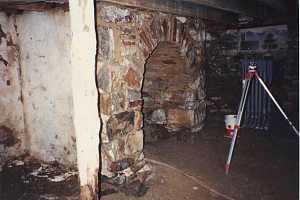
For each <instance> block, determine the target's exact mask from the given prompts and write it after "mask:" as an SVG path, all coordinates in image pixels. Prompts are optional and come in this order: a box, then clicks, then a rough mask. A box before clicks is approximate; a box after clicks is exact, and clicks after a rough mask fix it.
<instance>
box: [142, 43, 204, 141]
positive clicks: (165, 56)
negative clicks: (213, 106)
mask: <svg viewBox="0 0 300 200" xmlns="http://www.w3.org/2000/svg"><path fill="white" fill-rule="evenodd" d="M179 47H180V46H179V45H178V44H177V43H174V42H160V43H159V45H158V46H157V47H156V49H155V50H154V52H153V53H152V54H151V56H150V58H149V59H148V60H147V64H146V69H145V70H146V72H145V80H144V85H143V99H144V107H143V113H144V114H145V121H146V122H147V124H146V125H151V124H164V125H165V126H166V127H167V128H168V130H169V131H170V132H172V131H177V130H180V129H183V128H189V129H191V130H192V131H198V130H200V129H201V127H202V125H203V120H204V117H205V114H204V113H205V107H204V108H203V105H204V106H205V103H204V98H205V89H204V82H205V80H204V76H203V75H204V74H203V73H201V71H203V68H202V70H201V67H203V66H202V63H193V62H194V61H190V60H188V58H187V57H186V56H185V55H182V53H181V52H180V48H179ZM199 56H200V55H199ZM201 106H202V107H201ZM163 115H165V116H163ZM145 134H147V132H145ZM146 141H147V140H146Z"/></svg>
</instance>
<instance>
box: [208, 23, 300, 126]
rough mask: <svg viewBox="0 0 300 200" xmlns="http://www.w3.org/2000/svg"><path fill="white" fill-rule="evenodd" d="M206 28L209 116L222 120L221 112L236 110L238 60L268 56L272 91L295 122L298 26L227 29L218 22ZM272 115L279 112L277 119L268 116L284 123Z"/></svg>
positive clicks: (239, 78)
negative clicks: (271, 74) (270, 61)
mask: <svg viewBox="0 0 300 200" xmlns="http://www.w3.org/2000/svg"><path fill="white" fill-rule="evenodd" d="M207 31H208V33H209V34H208V37H207V39H206V40H207V41H206V43H207V52H206V54H207V72H208V77H207V80H208V82H207V87H208V88H207V95H208V117H209V118H211V119H213V120H216V119H219V120H221V121H223V116H224V114H231V113H235V112H236V111H237V106H238V103H239V101H240V94H241V63H240V60H241V59H243V58H258V59H263V58H265V57H267V58H268V59H271V60H272V61H273V67H272V71H273V78H272V79H273V80H272V85H271V88H270V89H271V92H272V94H273V95H274V97H275V98H276V99H277V100H278V101H279V103H280V105H282V107H283V109H284V110H285V111H286V113H287V114H288V116H289V117H290V118H291V120H292V121H293V122H295V123H296V124H297V123H298V121H299V114H298V110H299V97H298V96H299V87H298V85H299V76H298V74H299V58H298V56H299V53H298V44H299V40H298V36H299V33H298V28H297V27H296V26H293V25H292V24H291V25H276V26H266V27H253V28H247V29H232V30H226V28H225V27H222V26H221V25H219V24H209V25H208V26H207ZM271 115H272V117H273V118H274V116H275V115H278V116H279V117H276V118H279V120H277V119H276V120H277V121H274V120H272V119H271V120H272V121H271V126H273V125H274V126H278V127H280V126H286V125H287V123H286V122H285V121H284V120H282V119H283V118H281V115H280V114H279V113H277V112H275V113H272V114H271ZM281 122H282V123H281ZM279 124H280V125H279Z"/></svg>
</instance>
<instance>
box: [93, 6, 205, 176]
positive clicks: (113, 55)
mask: <svg viewBox="0 0 300 200" xmlns="http://www.w3.org/2000/svg"><path fill="white" fill-rule="evenodd" d="M97 34H98V36H99V37H98V38H99V41H98V53H97V58H98V59H97V82H98V91H99V94H100V101H99V107H100V116H101V120H102V129H101V160H102V163H101V165H102V169H101V173H102V174H103V175H106V176H109V177H112V176H114V175H116V174H117V173H119V171H120V170H122V169H123V168H122V167H124V166H127V167H132V168H134V169H136V168H142V167H143V166H146V165H145V160H144V155H143V130H142V128H143V114H142V103H143V101H142V96H141V89H142V81H143V73H144V66H145V62H146V60H147V58H148V57H149V55H150V54H151V53H152V52H153V50H154V49H155V48H156V47H157V45H158V43H159V42H161V41H171V42H176V44H178V45H179V46H180V49H181V53H182V54H183V55H185V57H186V58H187V60H188V63H189V66H190V67H191V68H194V69H195V71H197V73H198V76H197V77H198V82H197V84H196V86H195V87H197V88H202V89H199V92H198V96H199V97H203V98H204V97H205V92H204V90H203V88H204V71H203V53H204V52H203V44H202V42H203V23H202V21H201V20H196V19H192V18H184V17H176V16H174V15H170V14H163V13H159V12H154V11H147V10H142V11H141V10H136V9H132V8H126V7H118V6H116V5H112V4H108V3H104V2H103V3H101V4H98V5H97ZM195 80H196V79H195ZM201 92H202V93H201ZM195 99H197V98H195ZM195 99H194V100H195ZM199 105H200V106H199ZM199 105H196V104H195V105H194V104H193V105H192V106H194V107H195V108H197V109H199V110H200V112H198V113H200V114H201V116H198V117H195V119H196V118H197V119H199V120H198V121H199V122H201V123H198V124H199V127H200V125H202V122H203V119H204V117H205V112H204V110H205V104H204V103H203V102H202V103H201V104H199ZM200 128H201V127H200ZM124 163H125V164H124ZM120 166H121V168H122V169H121V168H120ZM144 169H145V168H144Z"/></svg>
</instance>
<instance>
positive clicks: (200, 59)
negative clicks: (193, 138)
mask: <svg viewBox="0 0 300 200" xmlns="http://www.w3.org/2000/svg"><path fill="white" fill-rule="evenodd" d="M138 35H139V38H138V48H139V49H140V51H141V52H142V54H143V56H144V66H143V67H144V68H145V63H146V60H147V59H148V58H149V57H150V56H151V54H152V52H153V51H154V49H156V47H157V46H158V44H159V43H160V42H173V43H176V44H177V45H178V46H179V49H180V52H181V54H182V55H184V56H185V59H186V63H187V66H186V67H187V68H190V69H192V70H193V71H194V75H195V77H194V80H193V81H194V84H195V87H196V88H195V95H194V96H193V97H191V99H189V100H188V101H190V102H189V103H190V104H191V105H190V106H192V107H193V108H192V109H193V111H194V116H193V117H192V118H193V119H192V131H195V132H196V131H199V130H200V129H201V128H202V127H203V122H204V119H205V116H206V104H205V101H204V100H205V96H206V95H205V93H206V91H205V71H204V66H203V65H204V38H203V37H204V23H203V22H202V21H201V20H195V19H187V18H185V17H176V16H173V15H164V14H160V15H156V16H154V17H153V18H152V20H150V21H149V22H148V23H144V26H142V27H140V28H139V32H138ZM144 70H145V69H144Z"/></svg>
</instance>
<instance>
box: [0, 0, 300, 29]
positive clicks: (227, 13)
mask: <svg viewBox="0 0 300 200" xmlns="http://www.w3.org/2000/svg"><path fill="white" fill-rule="evenodd" d="M96 1H98V2H101V1H104V2H111V3H115V4H120V5H125V6H131V7H141V8H148V9H152V10H161V11H163V12H170V13H178V14H182V15H189V16H199V17H203V18H206V19H212V20H223V18H226V17H227V18H228V19H230V20H231V19H233V18H234V16H238V17H241V16H248V17H251V18H253V19H256V21H257V22H259V21H266V22H267V23H271V24H272V23H273V24H274V23H287V22H288V21H290V20H294V21H297V20H298V1H297V0H96ZM67 3H68V0H0V8H2V10H4V11H5V9H17V10H22V9H23V10H42V9H45V8H47V6H49V5H51V6H52V7H53V5H55V6H59V5H66V4H67ZM41 5H42V6H41ZM201 13H204V14H201ZM230 20H229V21H230ZM225 21H226V20H225ZM268 21H270V22H268ZM264 23H265V22H264Z"/></svg>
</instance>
